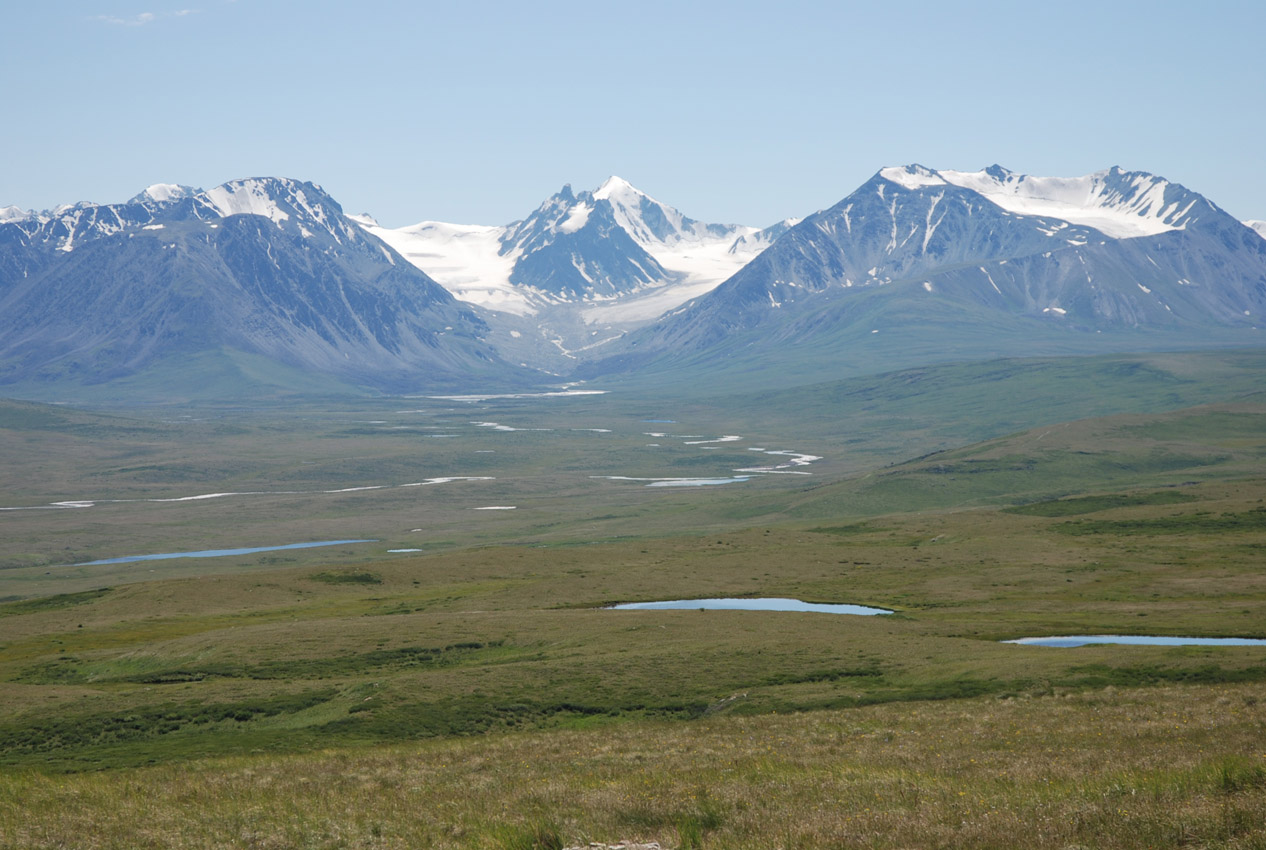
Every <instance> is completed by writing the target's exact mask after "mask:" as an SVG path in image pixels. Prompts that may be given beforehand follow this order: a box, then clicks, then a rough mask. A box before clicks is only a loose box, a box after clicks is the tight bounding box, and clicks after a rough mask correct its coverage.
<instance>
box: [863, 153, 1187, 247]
mask: <svg viewBox="0 0 1266 850" xmlns="http://www.w3.org/2000/svg"><path fill="white" fill-rule="evenodd" d="M879 176H880V177H882V178H884V179H885V180H888V181H889V182H891V183H895V184H897V185H898V186H901V187H902V188H904V189H908V190H910V191H917V190H920V189H925V188H929V187H935V186H944V185H952V186H958V187H960V188H963V189H969V190H971V191H973V192H976V193H977V194H979V195H981V196H983V197H984V198H986V199H987V200H989V201H990V202H992V203H994V204H996V205H997V206H999V207H1001V208H1002V209H1004V210H1006V211H1007V212H1010V213H1014V214H1017V215H1029V216H1041V217H1045V218H1055V219H1062V220H1063V221H1067V222H1069V223H1071V224H1079V225H1083V226H1085V227H1093V228H1095V229H1096V230H1098V231H1100V232H1101V233H1103V234H1105V235H1107V236H1111V237H1112V238H1114V239H1129V238H1133V237H1137V236H1155V235H1156V234H1158V233H1165V232H1166V231H1170V230H1182V229H1184V228H1185V227H1186V226H1187V224H1188V223H1189V222H1191V221H1192V220H1193V219H1194V218H1196V217H1199V216H1200V215H1201V214H1203V213H1206V212H1208V211H1210V210H1212V205H1211V204H1209V202H1208V201H1206V200H1204V199H1203V198H1201V197H1200V196H1199V195H1197V194H1195V193H1194V192H1191V191H1189V190H1187V189H1186V188H1184V187H1183V186H1180V185H1179V184H1177V183H1171V182H1169V181H1168V180H1166V179H1164V178H1163V177H1157V176H1156V175H1154V174H1148V173H1147V172H1145V171H1124V170H1122V169H1121V168H1119V167H1116V166H1113V167H1112V168H1109V169H1106V170H1104V171H1097V172H1095V173H1093V174H1087V175H1084V176H1082V177H1032V176H1029V175H1027V174H1017V173H1016V172H1013V171H1008V170H1007V169H1005V168H1003V167H1002V166H1000V165H991V166H989V167H988V168H986V169H983V170H981V171H948V170H945V171H937V170H933V169H931V168H927V167H925V166H922V165H907V166H898V167H893V168H884V169H882V170H881V171H880V172H879Z"/></svg>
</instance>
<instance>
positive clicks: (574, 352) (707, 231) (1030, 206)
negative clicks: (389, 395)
mask: <svg viewBox="0 0 1266 850" xmlns="http://www.w3.org/2000/svg"><path fill="white" fill-rule="evenodd" d="M1264 237H1266V225H1263V224H1262V223H1261V222H1239V221H1236V220H1235V219H1234V218H1233V217H1231V216H1230V215H1228V214H1227V213H1225V212H1224V211H1222V210H1221V209H1219V208H1218V207H1217V206H1216V205H1214V204H1213V203H1212V202H1211V201H1209V200H1208V199H1206V198H1204V197H1203V196H1201V195H1199V194H1197V193H1196V192H1193V191H1191V190H1189V189H1187V188H1185V187H1183V186H1181V185H1179V184H1176V183H1172V182H1169V181H1167V180H1165V179H1163V178H1161V177H1158V176H1155V175H1151V174H1147V173H1145V172H1137V171H1124V170H1122V169H1120V168H1111V169H1108V170H1106V171H1102V172H1098V173H1096V174H1091V175H1087V176H1084V177H1078V178H1043V177H1030V176H1026V175H1022V174H1016V173H1014V172H1010V171H1008V170H1006V169H1003V168H1001V167H999V166H992V167H990V168H987V169H984V170H983V171H979V172H960V171H937V170H933V169H930V168H926V167H923V166H919V165H910V166H904V167H895V168H885V169H882V170H880V171H879V172H877V173H876V174H875V175H874V176H873V177H872V178H871V179H870V180H868V181H867V182H866V183H864V184H863V185H862V186H861V187H859V188H858V189H857V190H855V191H854V192H852V193H851V194H849V195H848V196H846V197H845V198H844V199H843V200H841V201H840V202H839V203H837V204H835V205H834V206H832V207H830V208H828V209H825V210H821V211H818V212H814V213H812V214H810V215H808V216H806V217H805V218H804V219H802V220H799V219H788V220H786V221H782V222H779V223H777V224H775V225H773V226H770V227H765V228H759V227H755V226H750V225H738V224H711V223H704V222H699V221H695V220H693V219H691V218H689V217H688V216H686V215H684V214H683V213H681V212H680V211H678V210H677V209H675V208H673V207H671V206H668V205H666V204H663V203H661V202H659V201H657V200H655V199H654V198H651V197H650V196H649V195H647V194H645V193H643V192H641V191H640V190H638V189H636V188H635V187H633V186H632V185H630V184H629V183H628V182H627V181H624V180H622V179H620V178H618V177H612V178H610V179H609V180H607V181H606V182H605V183H603V184H602V186H600V187H598V188H597V189H595V190H592V191H579V192H576V191H573V190H572V189H571V187H569V186H565V187H563V189H562V190H561V191H560V192H558V193H556V194H555V195H553V196H552V197H550V198H548V199H547V200H546V201H545V202H544V203H542V204H541V205H540V206H539V207H538V208H537V209H536V210H534V211H532V212H531V213H530V214H529V215H528V216H526V217H525V218H523V219H522V220H519V221H516V222H512V223H510V224H506V225H495V226H488V225H459V224H449V223H442V222H434V221H423V222H421V223H419V224H416V225H413V226H410V227H404V228H399V229H389V228H384V227H381V226H380V225H378V224H377V222H376V221H374V219H373V218H372V217H371V216H368V215H362V216H346V215H344V214H343V212H342V209H341V207H340V206H339V205H338V203H337V202H336V201H334V200H333V199H332V198H330V197H329V196H328V195H327V194H326V193H325V192H324V191H323V190H321V188H320V187H318V186H316V185H314V184H312V183H304V182H300V181H295V180H289V179H283V178H257V179H249V180H236V181H232V182H230V183H226V184H224V185H222V186H218V187H216V188H213V189H210V190H205V191H204V190H199V189H194V188H191V187H187V186H180V185H176V184H155V185H154V186H151V187H149V188H148V189H146V190H145V191H143V192H141V193H139V194H138V195H136V196H135V197H133V198H132V199H131V200H130V201H128V202H126V203H123V204H108V205H98V204H87V203H81V204H75V205H69V206H65V207H60V208H57V209H56V210H51V211H47V212H44V213H33V212H28V211H24V210H19V209H16V208H13V207H5V208H0V391H5V390H4V389H3V388H4V387H5V386H6V385H7V386H8V387H9V390H8V391H6V392H9V393H11V394H27V395H33V396H47V395H49V394H50V393H52V394H56V393H59V392H63V391H64V390H65V388H67V387H79V388H84V387H102V388H105V390H104V391H106V392H110V391H113V389H112V388H114V389H117V390H118V391H119V392H125V391H130V390H133V389H135V387H136V386H137V385H138V382H139V384H140V385H144V386H146V387H147V388H149V389H150V390H151V391H152V392H153V393H154V394H156V395H163V394H169V393H173V392H175V393H177V394H179V388H180V387H181V386H184V385H189V384H190V383H191V379H192V383H193V385H195V386H209V387H214V388H215V392H224V391H226V389H225V388H226V387H229V388H231V387H232V386H233V385H234V383H235V382H241V381H244V380H245V381H247V382H248V383H249V382H250V381H254V382H255V383H256V384H259V385H261V386H265V385H266V386H271V387H273V388H279V389H283V390H284V389H295V388H299V387H301V386H304V387H306V386H308V385H309V384H310V383H311V382H312V381H317V382H318V383H319V381H320V380H324V378H322V377H321V376H326V377H328V379H329V380H331V381H336V382H339V385H340V386H346V385H354V386H359V387H364V388H369V389H372V390H377V391H386V392H401V391H411V390H425V389H429V388H446V389H447V388H451V387H457V386H474V385H478V386H490V385H497V384H503V385H515V386H519V385H524V384H526V383H533V382H542V381H548V380H555V381H556V380H557V379H558V376H561V375H564V374H574V375H577V376H581V377H587V378H595V377H605V378H607V379H608V380H650V381H662V380H665V379H667V378H670V377H672V378H675V379H678V380H682V381H687V382H688V381H691V380H699V379H702V378H701V376H704V375H707V376H712V377H711V379H721V380H730V381H732V382H735V383H755V384H764V385H770V384H775V383H785V382H787V381H788V380H793V379H800V380H809V379H814V378H821V377H832V376H838V375H840V374H856V373H861V372H867V371H880V370H883V369H885V368H896V367H898V366H906V365H913V364H917V363H920V362H930V361H934V360H952V359H975V358H982V357H996V356H1010V355H1022V354H1036V353H1058V352H1073V351H1076V352H1093V351H1110V350H1122V349H1163V348H1171V347H1201V346H1213V345H1233V344H1244V345H1258V344H1261V337H1260V336H1259V333H1258V330H1257V328H1258V326H1259V324H1260V322H1261V316H1262V314H1263V312H1264V311H1266V238H1264ZM208 370H209V372H210V373H211V374H213V376H214V377H213V378H208V375H207V374H204V373H207V372H208ZM534 370H535V371H534ZM195 376H196V377H195ZM248 379H249V380H248ZM194 394H195V395H196V394H197V393H196V392H195V393H194Z"/></svg>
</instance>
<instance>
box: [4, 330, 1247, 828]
mask: <svg viewBox="0 0 1266 850" xmlns="http://www.w3.org/2000/svg"><path fill="white" fill-rule="evenodd" d="M1158 357H1160V356H1158ZM1166 357H1171V358H1172V356H1166ZM1202 358H1203V359H1202ZM1081 365H1082V366H1083V367H1084V368H1087V369H1089V370H1090V371H1094V372H1095V373H1096V374H1098V375H1099V376H1100V379H1102V380H1103V381H1104V390H1103V392H1102V393H1100V394H1099V395H1095V396H1093V397H1090V396H1086V397H1084V398H1083V397H1082V394H1084V390H1085V387H1084V384H1082V383H1079V382H1076V377H1075V376H1076V375H1077V374H1078V373H1077V371H1076V370H1075V369H1072V368H1070V367H1068V366H1067V365H1064V366H1061V365H1060V364H1059V363H1058V362H1054V363H1053V362H1050V361H1041V362H1037V363H1033V364H1028V365H1023V366H1021V365H1016V364H1009V365H1005V366H1000V365H998V364H993V365H992V366H989V367H977V368H975V369H969V368H968V367H945V368H944V369H943V370H941V371H939V372H938V373H936V374H935V375H931V376H930V375H929V374H928V373H927V372H919V373H903V375H899V376H887V377H884V378H882V379H876V380H874V381H872V382H870V383H869V384H865V385H861V384H857V383H852V382H850V383H847V384H834V385H827V386H824V387H820V388H816V389H813V390H811V391H810V390H801V391H799V396H798V398H799V400H798V402H797V404H798V410H799V414H800V415H799V416H798V417H795V416H791V415H789V414H787V413H786V412H785V411H786V409H787V404H785V403H784V402H786V401H787V400H786V399H782V400H781V401H780V400H779V399H777V398H772V399H764V400H763V401H762V403H761V406H760V407H759V409H753V408H751V407H750V405H748V404H747V402H750V399H749V400H743V399H722V400H719V401H716V402H715V403H711V402H710V403H706V404H705V403H703V402H691V403H685V402H682V403H674V402H671V401H656V402H654V403H652V402H650V401H648V400H646V399H623V400H622V399H618V398H614V397H611V398H607V397H584V398H581V399H578V400H569V401H566V402H563V406H560V407H543V406H541V405H540V404H539V403H535V402H529V403H523V402H515V401H500V402H498V401H492V402H484V403H478V404H477V405H475V406H467V407H461V406H458V407H454V406H453V403H451V402H439V401H436V400H428V401H419V400H409V401H408V403H407V404H401V402H400V400H389V401H381V402H374V403H372V404H371V405H370V408H371V409H369V410H366V409H364V408H363V407H357V408H352V407H351V406H330V405H314V406H312V407H309V408H303V409H294V410H287V411H281V410H276V409H274V410H271V411H263V412H259V411H256V412H251V413H242V414H240V415H233V416H229V415H227V413H226V412H225V411H210V412H209V413H210V416H211V421H209V422H195V421H190V420H180V419H176V418H175V417H173V416H172V415H171V414H170V412H163V413H162V415H150V416H149V417H148V418H145V419H135V418H123V417H115V416H105V415H100V414H88V413H82V412H78V411H74V410H70V409H60V408H46V407H41V406H35V405H21V404H11V405H7V406H6V407H5V408H4V411H3V415H2V416H0V422H2V423H3V425H4V427H5V428H6V429H7V432H8V433H7V437H8V438H9V439H6V440H5V441H4V443H3V445H4V446H5V448H4V449H3V451H5V452H6V453H8V457H9V458H10V459H12V460H13V463H12V464H11V465H10V466H9V467H8V470H9V471H8V472H7V473H6V475H7V477H8V481H7V489H6V491H5V499H6V501H7V504H6V505H4V506H5V507H33V506H37V505H42V504H49V503H52V502H56V501H63V500H69V499H101V500H104V499H119V500H144V499H156V498H158V499H175V498H186V497H188V496H193V495H205V494H210V493H226V492H237V493H244V494H249V495H242V496H234V497H227V496H226V497H220V498H215V499H204V500H191V501H181V502H149V501H118V502H109V503H106V502H101V503H98V504H96V505H95V506H94V507H91V508H62V509H42V510H20V511H8V512H0V522H2V523H5V525H4V528H5V531H6V533H5V535H4V536H3V538H2V540H3V544H2V545H3V552H0V557H2V558H3V559H4V568H3V569H0V597H5V598H7V601H5V602H3V603H0V680H3V682H4V686H3V688H0V765H3V769H2V771H0V846H4V847H15V848H16V847H59V846H76V847H78V846H85V847H172V846H174V847H240V846H256V847H417V846H435V847H490V848H502V847H511V848H512V847H532V846H539V847H550V846H555V847H558V846H564V845H566V844H574V843H580V842H584V841H589V840H594V841H606V842H614V841H616V840H619V839H637V840H643V841H651V840H656V841H660V842H661V843H663V844H664V845H665V846H673V847H736V848H747V847H751V848H756V847H761V848H765V847H786V848H791V847H834V846H843V847H847V846H874V847H952V846H963V847H1014V846H1033V847H1057V848H1063V847H1069V846H1087V847H1131V848H1132V847H1139V848H1142V847H1163V846H1204V847H1227V848H1240V847H1245V848H1247V847H1258V848H1260V847H1263V846H1266V749H1264V748H1263V741H1266V700H1264V699H1263V698H1264V697H1266V649H1263V648H1262V647H1218V648H1208V647H1114V646H1088V647H1082V648H1077V649H1051V648H1044V647H1030V646H1015V645H1009V644H1001V643H998V641H999V640H1002V639H1006V638H1012V637H1020V636H1024V635H1039V634H1069V633H1074V634H1076V633H1087V634H1095V633H1129V634H1168V635H1189V634H1199V635H1207V636H1250V637H1266V573H1264V572H1263V570H1262V564H1263V552H1264V551H1266V501H1263V500H1264V499H1266V428H1263V427H1262V422H1263V421H1266V420H1264V419H1263V415H1264V414H1266V406H1263V404H1262V402H1261V400H1260V396H1255V395H1254V394H1253V392H1252V391H1253V390H1255V389H1257V387H1256V381H1255V379H1254V378H1253V368H1254V363H1253V362H1252V361H1251V358H1250V357H1249V355H1244V354H1235V355H1226V356H1225V358H1224V359H1221V360H1219V359H1217V358H1215V357H1213V356H1212V355H1201V356H1199V357H1194V358H1192V359H1190V360H1187V359H1183V358H1177V359H1171V360H1169V361H1165V362H1160V361H1158V360H1149V361H1147V362H1146V363H1145V364H1143V365H1144V366H1146V368H1143V366H1140V365H1139V364H1138V363H1134V364H1133V365H1132V366H1131V365H1130V364H1129V363H1125V364H1123V362H1122V361H1121V360H1119V359H1115V360H1114V359H1111V358H1100V359H1097V360H1095V361H1093V362H1092V363H1090V365H1089V366H1087V364H1085V363H1083V364H1081ZM1127 367H1128V368H1127ZM987 368H988V369H992V370H994V374H995V380H994V381H993V382H992V383H993V386H992V388H991V389H990V390H988V391H986V390H980V389H977V390H974V391H973V390H971V389H970V388H972V387H979V384H980V381H982V380H983V377H982V376H983V374H984V372H983V370H985V369H987ZM956 369H957V370H962V371H961V373H957V377H955V375H956V373H955V370H956ZM1257 374H1260V373H1257ZM1113 376H1115V377H1113ZM955 381H958V382H959V384H960V385H961V388H962V392H960V393H958V394H954V393H953V392H952V390H953V388H954V382H955ZM1064 381H1074V382H1075V386H1074V389H1073V391H1072V396H1070V397H1069V398H1068V399H1067V405H1068V407H1066V408H1065V409H1082V410H1084V411H1085V412H1086V413H1095V414H1098V413H1102V412H1104V411H1102V410H1099V409H1097V408H1098V407H1099V406H1101V405H1104V404H1107V402H1106V401H1105V397H1106V396H1109V395H1112V396H1114V397H1115V398H1117V399H1118V403H1119V406H1120V407H1122V408H1124V409H1127V410H1131V411H1134V412H1131V413H1126V414H1120V415H1114V416H1107V417H1102V416H1101V417H1099V418H1093V419H1086V420H1082V421H1070V420H1069V418H1068V417H1064V418H1062V419H1060V418H1056V417H1055V416H1054V415H1053V411H1054V410H1055V409H1058V408H1059V407H1060V405H1059V404H1058V403H1057V402H1056V401H1050V400H1048V401H1045V402H1040V403H1039V402H1038V401H1033V402H1032V403H1031V404H1029V405H1028V406H1027V408H1025V409H1018V410H1015V411H1009V414H1008V415H1009V416H1010V417H1015V418H1017V419H1019V420H1020V425H1021V427H1020V428H1019V429H1017V428H1013V427H1011V426H1012V425H1013V424H1015V423H1014V422H1013V420H1012V419H1010V418H1008V419H1006V420H1005V421H1001V422H997V421H987V420H986V419H985V418H984V417H982V415H981V414H980V408H981V406H983V405H986V403H987V401H988V398H989V396H990V395H995V396H996V395H1002V396H1005V397H1018V396H1020V395H1024V394H1029V395H1032V396H1034V397H1036V396H1040V395H1041V393H1042V392H1043V391H1046V392H1053V391H1054V388H1057V387H1059V386H1060V385H1061V382H1064ZM947 384H949V388H948V389H947V386H946V385H947ZM1035 386H1036V389H1035V388H1034V387H1035ZM972 392H976V395H975V396H974V397H973V396H972ZM947 393H949V396H947V395H946V394H947ZM1219 393H1220V394H1219ZM950 397H952V398H954V399H956V401H955V402H954V403H950V402H948V401H947V398H950ZM1175 402H1176V403H1175ZM1192 403H1198V404H1201V405H1202V406H1198V407H1191V406H1189V405H1190V404H1192ZM1078 406H1080V407H1078ZM1021 407H1024V405H1021ZM1168 408H1180V409H1168ZM406 411H408V412H406ZM418 411H422V412H418ZM832 412H834V416H833V415H832ZM197 413H198V414H206V413H208V412H207V411H199V412H197ZM178 415H179V414H178ZM1024 417H1029V420H1030V421H1024ZM657 419H675V420H677V421H676V422H674V423H670V424H664V423H650V422H647V421H645V420H657ZM165 420H166V421H165ZM488 422H493V423H496V424H503V425H508V426H510V427H517V428H523V429H528V428H548V429H552V430H546V431H533V430H519V431H504V430H497V429H495V428H494V427H491V426H487V425H484V424H476V423H488ZM571 429H595V430H571ZM441 434H454V435H455V436H452V437H442V436H438V435H441ZM651 434H660V435H662V436H650V435H651ZM722 435H742V439H741V440H735V441H729V442H718V443H694V442H692V441H693V440H694V439H704V440H707V439H715V438H718V437H720V436H722ZM969 440H977V441H978V442H974V443H971V444H969V445H964V444H965V443H967V442H968V441H969ZM652 444H655V445H652ZM784 449H785V450H796V451H799V452H802V453H805V454H811V455H813V456H816V457H820V458H821V460H818V461H814V462H812V463H811V464H810V465H809V466H807V467H805V468H794V469H792V470H790V471H811V472H812V473H813V474H812V475H809V476H803V475H786V474H763V475H762V474H756V475H753V476H752V477H751V478H750V480H748V481H746V482H741V483H734V484H729V485H724V486H720V487H695V488H682V489H677V490H662V489H657V488H647V487H645V486H643V485H644V483H645V482H630V481H621V480H610V479H609V478H607V477H605V476H625V477H645V478H651V477H696V476H697V477H710V476H725V475H733V474H734V473H733V470H734V469H736V468H742V467H747V466H751V465H753V462H754V461H756V462H761V463H764V462H766V461H769V460H777V459H779V458H781V457H785V456H779V455H773V456H771V455H768V454H765V453H764V452H758V451H757V450H766V451H767V450H784ZM909 458H914V459H912V460H911V459H909ZM452 476H468V477H470V478H472V479H480V480H468V481H457V482H444V483H435V484H427V485H425V486H419V487H411V488H402V487H400V486H398V485H402V484H410V483H415V482H420V481H422V480H424V479H437V478H445V477H452ZM591 476H604V477H598V478H595V477H591ZM386 485H393V486H386ZM366 486H381V489H375V490H359V489H357V490H352V489H351V488H354V487H366ZM330 491H338V492H330ZM510 505H514V506H515V507H516V510H514V511H476V510H475V508H478V507H487V506H510ZM699 529H707V531H706V532H703V533H700V531H699ZM341 538H375V542H372V543H365V544H348V545H342V546H334V547H329V548H324V549H311V550H292V551H281V552H270V553H260V554H256V555H250V556H238V557H231V558H215V559H193V560H189V561H154V562H139V563H135V564H124V565H106V566H99V567H84V566H79V567H70V566H58V565H59V564H67V563H73V562H78V561H81V560H88V559H91V558H97V557H109V556H115V555H124V554H140V553H143V552H160V551H179V550H191V549H202V548H211V547H216V546H220V547H228V546H250V545H272V544H279V543H288V542H295V541H299V540H320V539H341ZM406 548H407V549H419V550H421V551H419V552H412V553H394V554H393V553H390V552H388V551H387V550H389V549H406ZM708 596H790V597H796V598H800V599H806V600H812V601H825V602H852V603H858V604H866V605H874V606H880V607H885V608H889V609H892V610H894V611H895V612H896V613H895V614H893V615H889V616H878V617H854V616H835V615H820V614H766V613H759V612H724V611H707V612H703V611H698V610H683V611H608V610H604V608H603V606H606V605H609V604H611V603H614V602H623V601H641V600H652V599H659V598H695V597H698V598H702V597H708Z"/></svg>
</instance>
